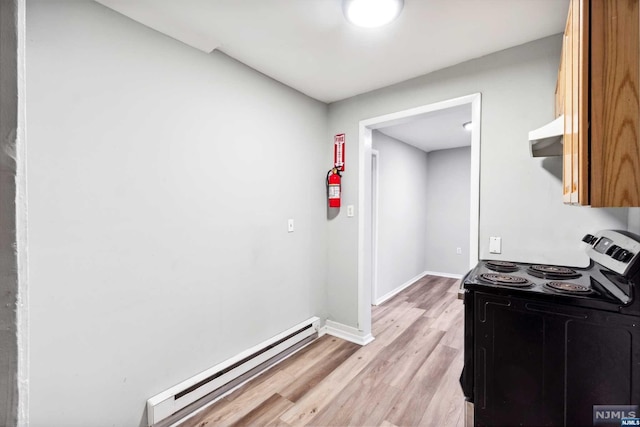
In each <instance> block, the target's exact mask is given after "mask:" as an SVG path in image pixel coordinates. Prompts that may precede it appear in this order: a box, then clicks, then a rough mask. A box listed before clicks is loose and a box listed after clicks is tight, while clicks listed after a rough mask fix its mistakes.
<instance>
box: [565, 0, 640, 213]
mask: <svg viewBox="0 0 640 427" xmlns="http://www.w3.org/2000/svg"><path fill="white" fill-rule="evenodd" d="M639 2H640V0H571V4H570V7H569V14H568V18H567V25H566V28H565V33H564V38H563V46H562V58H561V61H560V69H559V72H558V84H557V86H556V115H558V116H559V115H560V114H564V137H563V144H564V146H563V198H564V202H565V203H571V204H577V205H591V206H593V207H604V206H609V207H621V206H640V7H639Z"/></svg>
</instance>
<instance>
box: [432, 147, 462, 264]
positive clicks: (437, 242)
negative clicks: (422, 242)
mask: <svg viewBox="0 0 640 427" xmlns="http://www.w3.org/2000/svg"><path fill="white" fill-rule="evenodd" d="M427 165H428V166H427V191H426V200H427V205H428V214H427V225H426V228H427V232H426V236H427V237H426V260H427V264H426V265H427V270H428V271H432V272H438V273H448V274H464V273H466V272H467V271H468V270H469V209H470V206H469V205H470V203H469V200H470V197H471V187H470V176H471V147H461V148H452V149H448V150H437V151H431V152H429V155H428V156H427ZM457 248H460V249H462V253H461V254H457V253H456V249H457Z"/></svg>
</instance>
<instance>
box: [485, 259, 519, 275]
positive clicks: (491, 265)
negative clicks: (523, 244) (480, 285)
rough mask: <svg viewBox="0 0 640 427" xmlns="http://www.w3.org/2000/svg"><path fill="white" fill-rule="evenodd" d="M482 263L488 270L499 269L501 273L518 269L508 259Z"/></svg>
mask: <svg viewBox="0 0 640 427" xmlns="http://www.w3.org/2000/svg"><path fill="white" fill-rule="evenodd" d="M484 265H485V266H486V267H487V268H488V269H489V270H493V271H499V272H501V273H511V272H514V271H518V266H517V265H516V264H514V263H512V262H509V261H485V263H484Z"/></svg>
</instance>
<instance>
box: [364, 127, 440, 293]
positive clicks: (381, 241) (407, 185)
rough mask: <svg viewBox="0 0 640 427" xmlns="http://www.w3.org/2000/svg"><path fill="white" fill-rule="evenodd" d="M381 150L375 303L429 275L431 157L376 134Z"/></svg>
mask: <svg viewBox="0 0 640 427" xmlns="http://www.w3.org/2000/svg"><path fill="white" fill-rule="evenodd" d="M372 136H373V138H372V146H373V149H375V150H378V153H379V154H378V245H377V247H378V256H377V260H378V263H377V264H378V269H377V270H378V272H377V273H378V274H377V289H376V295H375V296H374V297H373V299H374V301H375V300H376V299H377V298H380V297H382V296H385V295H388V294H389V293H391V292H393V291H395V290H397V289H398V288H399V287H401V286H402V285H403V284H405V283H406V282H407V281H408V280H411V279H412V278H414V277H416V276H418V275H419V274H421V273H423V272H424V271H425V259H426V241H425V238H424V236H426V235H427V212H428V209H427V208H428V205H427V153H425V152H424V151H422V150H420V149H418V148H415V147H413V146H411V145H408V144H406V143H404V142H402V141H398V140H397V139H395V138H391V137H389V136H387V135H385V134H383V133H380V132H379V131H373V135H372Z"/></svg>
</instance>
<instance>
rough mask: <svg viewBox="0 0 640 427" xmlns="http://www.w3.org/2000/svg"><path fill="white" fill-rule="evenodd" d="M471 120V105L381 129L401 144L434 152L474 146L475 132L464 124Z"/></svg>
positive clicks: (428, 114)
mask: <svg viewBox="0 0 640 427" xmlns="http://www.w3.org/2000/svg"><path fill="white" fill-rule="evenodd" d="M470 121H471V104H464V105H459V106H457V107H451V108H447V109H444V110H437V111H432V112H430V113H427V114H424V115H423V116H421V117H417V118H414V119H412V120H411V121H408V122H406V123H403V124H400V125H395V126H390V127H386V128H381V129H378V130H379V131H380V132H382V133H384V134H385V135H388V136H390V137H392V138H395V139H397V140H399V141H402V142H405V143H407V144H409V145H413V146H414V147H417V148H419V149H421V150H423V151H426V152H430V151H435V150H444V149H448V148H457V147H465V146H469V145H471V132H469V131H467V130H465V129H464V128H463V127H462V125H463V124H464V123H466V122H470Z"/></svg>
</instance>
